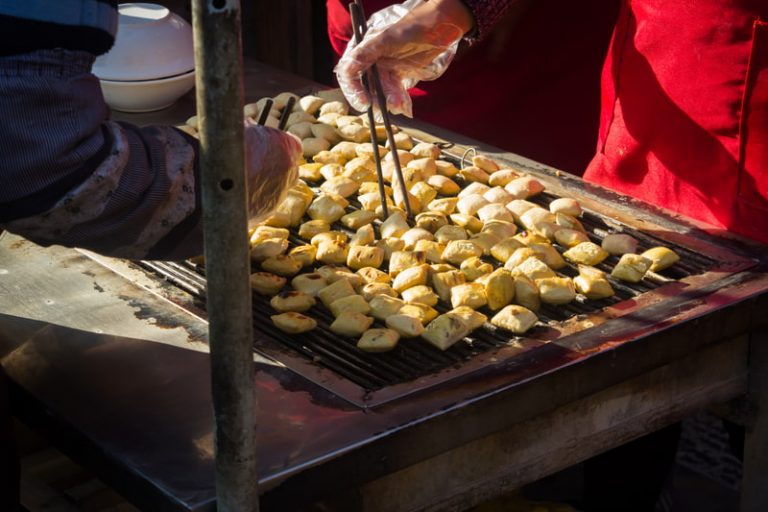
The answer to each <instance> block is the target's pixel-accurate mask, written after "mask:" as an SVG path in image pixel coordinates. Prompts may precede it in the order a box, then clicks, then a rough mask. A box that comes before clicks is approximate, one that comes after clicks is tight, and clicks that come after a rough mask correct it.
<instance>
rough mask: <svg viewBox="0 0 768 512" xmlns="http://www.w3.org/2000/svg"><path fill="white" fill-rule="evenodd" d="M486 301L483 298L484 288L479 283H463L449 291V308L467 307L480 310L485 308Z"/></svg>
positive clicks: (484, 297)
mask: <svg viewBox="0 0 768 512" xmlns="http://www.w3.org/2000/svg"><path fill="white" fill-rule="evenodd" d="M487 302H488V299H487V298H486V296H485V286H483V285H482V284H479V283H465V284H460V285H458V286H454V287H453V288H452V289H451V306H453V307H454V308H457V307H459V306H469V307H471V308H480V307H483V306H485V304H486V303H487Z"/></svg>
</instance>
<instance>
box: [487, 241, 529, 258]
mask: <svg viewBox="0 0 768 512" xmlns="http://www.w3.org/2000/svg"><path fill="white" fill-rule="evenodd" d="M521 247H525V246H524V245H523V244H522V243H520V242H519V241H518V240H515V239H514V238H505V239H504V240H502V241H501V242H499V243H497V244H496V245H494V246H493V247H491V256H493V257H494V258H495V259H496V260H498V261H500V262H502V263H506V262H507V261H508V260H509V259H510V258H511V257H512V254H514V252H515V251H516V250H518V249H520V248H521ZM533 255H534V253H533V251H531V254H529V255H528V256H527V257H526V259H527V258H529V257H531V256H533ZM520 263H522V261H521V262H520Z"/></svg>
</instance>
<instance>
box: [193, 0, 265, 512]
mask: <svg viewBox="0 0 768 512" xmlns="http://www.w3.org/2000/svg"><path fill="white" fill-rule="evenodd" d="M192 21H193V26H194V33H195V62H196V68H197V78H196V86H197V114H198V118H199V120H200V127H201V129H200V149H201V150H200V165H201V182H202V200H203V219H204V222H205V226H204V229H205V271H206V278H207V281H208V292H207V301H208V302H207V304H208V320H209V333H210V347H211V385H212V389H213V394H212V396H213V409H214V415H215V420H214V421H215V424H214V446H215V452H216V495H217V510H218V511H219V512H251V511H258V508H259V502H258V497H259V493H258V485H257V482H258V480H257V473H256V436H255V415H254V410H255V397H254V387H253V354H252V343H253V332H252V331H253V324H252V312H251V290H250V284H249V282H248V276H249V273H250V261H249V257H248V239H247V230H248V221H247V212H246V181H245V173H244V148H243V110H242V109H243V96H244V94H243V80H242V41H241V36H240V1H239V0H193V1H192Z"/></svg>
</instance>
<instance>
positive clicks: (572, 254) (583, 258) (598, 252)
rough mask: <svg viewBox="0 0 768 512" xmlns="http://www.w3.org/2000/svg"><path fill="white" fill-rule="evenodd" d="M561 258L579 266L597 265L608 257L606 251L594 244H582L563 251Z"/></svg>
mask: <svg viewBox="0 0 768 512" xmlns="http://www.w3.org/2000/svg"><path fill="white" fill-rule="evenodd" d="M563 256H565V257H566V258H568V260H569V261H572V262H574V263H579V264H581V265H589V266H593V265H597V264H598V263H600V262H602V261H603V260H604V259H605V258H607V257H608V256H609V254H608V251H606V250H605V249H603V248H602V247H600V246H599V245H597V244H596V243H594V242H582V243H580V244H579V245H575V246H573V247H571V248H570V249H568V250H567V251H565V252H564V253H563Z"/></svg>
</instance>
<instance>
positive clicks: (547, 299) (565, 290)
mask: <svg viewBox="0 0 768 512" xmlns="http://www.w3.org/2000/svg"><path fill="white" fill-rule="evenodd" d="M536 286H537V287H538V288H539V297H540V298H541V302H544V303H546V304H555V305H559V304H568V303H569V302H571V301H572V300H573V299H575V298H576V288H575V286H574V284H573V280H571V278H570V277H547V278H545V279H537V280H536Z"/></svg>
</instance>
